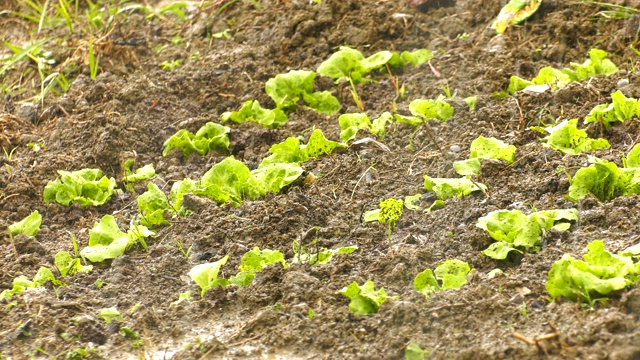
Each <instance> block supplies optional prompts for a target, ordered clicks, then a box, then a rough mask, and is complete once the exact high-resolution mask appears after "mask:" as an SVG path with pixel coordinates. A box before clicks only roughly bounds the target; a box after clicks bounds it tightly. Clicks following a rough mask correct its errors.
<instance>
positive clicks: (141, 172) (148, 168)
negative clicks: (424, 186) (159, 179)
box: [122, 159, 156, 183]
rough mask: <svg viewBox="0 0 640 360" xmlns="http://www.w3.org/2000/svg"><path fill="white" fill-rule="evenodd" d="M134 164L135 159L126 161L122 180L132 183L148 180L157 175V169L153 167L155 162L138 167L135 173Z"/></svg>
mask: <svg viewBox="0 0 640 360" xmlns="http://www.w3.org/2000/svg"><path fill="white" fill-rule="evenodd" d="M132 165H133V160H131V159H129V160H127V161H125V164H124V166H125V168H124V176H123V177H122V181H124V182H129V183H131V182H138V181H146V180H149V179H152V178H154V177H156V170H155V169H154V168H153V164H147V165H145V166H143V167H141V168H138V169H136V172H135V173H134V172H132V171H131V166H132Z"/></svg>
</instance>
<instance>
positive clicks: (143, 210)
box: [138, 182, 175, 227]
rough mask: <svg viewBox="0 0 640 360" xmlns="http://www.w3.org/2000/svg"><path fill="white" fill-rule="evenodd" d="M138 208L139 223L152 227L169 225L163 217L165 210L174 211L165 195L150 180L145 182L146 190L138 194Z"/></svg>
mask: <svg viewBox="0 0 640 360" xmlns="http://www.w3.org/2000/svg"><path fill="white" fill-rule="evenodd" d="M138 210H140V215H141V219H140V224H142V225H143V226H148V227H154V226H157V225H169V221H167V220H166V219H165V218H164V212H165V210H168V211H169V212H172V213H175V211H174V210H173V208H172V207H171V205H169V200H168V199H167V195H165V194H164V193H163V192H162V190H160V188H158V186H157V185H156V184H154V183H152V182H150V183H149V184H147V191H146V192H145V193H144V194H142V195H140V196H138Z"/></svg>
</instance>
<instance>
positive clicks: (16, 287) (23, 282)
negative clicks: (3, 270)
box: [0, 267, 64, 301]
mask: <svg viewBox="0 0 640 360" xmlns="http://www.w3.org/2000/svg"><path fill="white" fill-rule="evenodd" d="M48 281H51V282H52V283H53V285H56V286H62V285H64V283H63V282H61V281H59V280H56V277H55V276H54V275H53V273H52V272H51V270H49V269H47V268H46V267H40V269H38V272H37V273H36V275H35V276H34V277H33V280H29V279H28V278H27V277H26V276H18V277H17V278H15V279H13V288H11V290H9V289H6V290H3V291H2V292H1V293H0V301H2V300H5V299H7V300H8V299H10V298H11V297H12V296H13V295H18V294H20V293H21V292H23V291H24V290H26V289H29V288H35V287H37V286H43V285H44V284H45V283H46V282H48Z"/></svg>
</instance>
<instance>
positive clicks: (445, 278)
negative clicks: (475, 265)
mask: <svg viewBox="0 0 640 360" xmlns="http://www.w3.org/2000/svg"><path fill="white" fill-rule="evenodd" d="M473 271H475V270H472V269H471V267H470V266H469V264H468V263H466V262H464V261H460V260H455V259H454V260H445V261H443V262H441V263H440V264H438V266H436V270H435V275H434V272H433V271H431V269H426V270H425V271H423V272H421V273H419V274H418V275H417V276H416V278H415V279H414V280H413V288H414V289H415V290H417V291H419V292H421V293H422V294H424V296H425V297H426V298H427V299H428V298H429V297H430V296H431V293H432V292H436V291H444V290H449V289H455V290H458V289H460V288H462V286H463V285H464V284H466V283H467V275H469V274H470V273H472V272H473ZM438 282H440V283H442V285H440V284H439V283H438Z"/></svg>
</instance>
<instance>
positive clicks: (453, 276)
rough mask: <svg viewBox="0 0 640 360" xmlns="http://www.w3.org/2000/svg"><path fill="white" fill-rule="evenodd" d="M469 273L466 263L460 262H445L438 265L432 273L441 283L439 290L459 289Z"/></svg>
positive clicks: (465, 281)
mask: <svg viewBox="0 0 640 360" xmlns="http://www.w3.org/2000/svg"><path fill="white" fill-rule="evenodd" d="M470 272H471V267H470V266H469V264H468V263H466V262H464V261H460V260H456V259H453V260H445V261H443V262H442V263H440V264H439V265H438V266H437V267H436V269H435V271H434V273H435V276H436V278H437V279H438V280H440V281H441V282H442V286H441V287H440V289H441V290H443V291H444V290H449V289H460V288H461V287H462V286H463V285H464V284H466V283H467V275H469V273H470Z"/></svg>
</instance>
